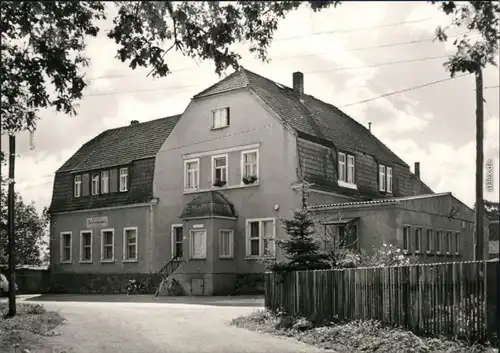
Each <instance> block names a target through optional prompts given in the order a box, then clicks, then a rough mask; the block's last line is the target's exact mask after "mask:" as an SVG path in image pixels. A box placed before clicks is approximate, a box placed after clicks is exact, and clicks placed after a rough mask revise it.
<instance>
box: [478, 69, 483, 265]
mask: <svg viewBox="0 0 500 353" xmlns="http://www.w3.org/2000/svg"><path fill="white" fill-rule="evenodd" d="M483 102H484V100H483V71H482V68H481V64H480V62H478V63H477V69H476V261H480V260H484V202H483V174H484V171H483V169H484V166H483V164H484V156H483V153H484V151H483V139H484V111H483Z"/></svg>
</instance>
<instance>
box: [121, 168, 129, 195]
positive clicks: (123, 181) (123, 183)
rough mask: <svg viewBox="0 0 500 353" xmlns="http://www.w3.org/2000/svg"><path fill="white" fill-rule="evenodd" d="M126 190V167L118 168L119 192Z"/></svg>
mask: <svg viewBox="0 0 500 353" xmlns="http://www.w3.org/2000/svg"><path fill="white" fill-rule="evenodd" d="M127 190H128V168H120V192H125V191H127Z"/></svg>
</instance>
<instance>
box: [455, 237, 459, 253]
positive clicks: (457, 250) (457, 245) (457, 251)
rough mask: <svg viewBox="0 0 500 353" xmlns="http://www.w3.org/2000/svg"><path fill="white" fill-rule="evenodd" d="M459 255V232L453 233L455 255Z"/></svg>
mask: <svg viewBox="0 0 500 353" xmlns="http://www.w3.org/2000/svg"><path fill="white" fill-rule="evenodd" d="M459 254H460V232H456V233H455V255H459Z"/></svg>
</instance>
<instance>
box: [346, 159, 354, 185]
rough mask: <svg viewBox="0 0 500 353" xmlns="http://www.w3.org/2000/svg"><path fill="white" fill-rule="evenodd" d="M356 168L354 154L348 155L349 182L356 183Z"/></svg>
mask: <svg viewBox="0 0 500 353" xmlns="http://www.w3.org/2000/svg"><path fill="white" fill-rule="evenodd" d="M354 169H355V163H354V156H351V155H347V182H348V183H349V184H355V183H354Z"/></svg>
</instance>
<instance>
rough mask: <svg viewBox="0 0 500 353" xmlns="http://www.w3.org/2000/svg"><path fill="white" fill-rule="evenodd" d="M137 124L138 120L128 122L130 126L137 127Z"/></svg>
mask: <svg viewBox="0 0 500 353" xmlns="http://www.w3.org/2000/svg"><path fill="white" fill-rule="evenodd" d="M137 124H139V120H132V121H131V122H130V125H137Z"/></svg>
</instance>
